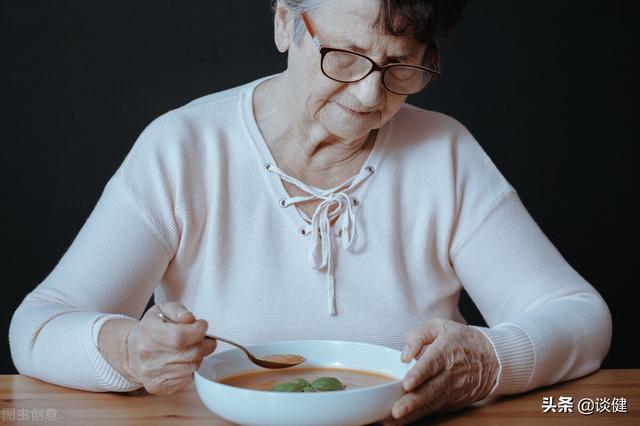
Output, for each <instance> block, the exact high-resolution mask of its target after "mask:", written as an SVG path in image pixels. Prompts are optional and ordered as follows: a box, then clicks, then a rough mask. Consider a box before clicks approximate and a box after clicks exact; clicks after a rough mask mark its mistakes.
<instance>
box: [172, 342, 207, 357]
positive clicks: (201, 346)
mask: <svg viewBox="0 0 640 426" xmlns="http://www.w3.org/2000/svg"><path fill="white" fill-rule="evenodd" d="M215 349H216V341H215V340H213V339H203V340H202V342H199V343H195V344H193V345H190V346H187V347H185V348H183V349H182V350H181V351H180V352H177V353H175V355H174V356H173V357H172V358H171V362H198V361H201V360H202V358H204V357H206V356H207V355H209V354H211V353H212V352H213V351H215Z"/></svg>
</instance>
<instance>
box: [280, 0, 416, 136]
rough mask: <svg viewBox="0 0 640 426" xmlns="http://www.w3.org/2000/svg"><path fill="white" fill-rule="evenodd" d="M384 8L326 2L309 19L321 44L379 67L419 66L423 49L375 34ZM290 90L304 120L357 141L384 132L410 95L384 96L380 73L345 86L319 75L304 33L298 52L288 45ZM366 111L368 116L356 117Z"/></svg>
mask: <svg viewBox="0 0 640 426" xmlns="http://www.w3.org/2000/svg"><path fill="white" fill-rule="evenodd" d="M379 7H380V3H379V2H378V1H375V0H349V1H344V0H325V2H324V3H323V4H322V5H321V6H320V7H319V8H318V9H316V10H314V11H312V12H311V13H310V14H309V17H310V19H311V21H312V22H313V24H314V25H315V29H316V31H317V36H318V39H319V41H320V43H321V44H323V45H325V46H328V47H335V48H341V49H347V50H352V51H356V52H358V53H363V54H365V55H367V56H368V57H370V58H371V59H372V60H373V61H375V62H376V63H377V64H379V65H385V64H388V63H392V62H396V63H397V62H403V63H409V64H414V65H421V61H422V57H423V54H424V52H425V45H424V44H422V43H420V42H418V41H417V40H415V39H413V38H411V37H405V36H392V35H389V34H384V33H382V32H381V30H379V29H375V30H374V29H372V26H373V24H374V22H375V21H376V19H377V17H378V12H379ZM287 73H288V75H289V80H290V84H292V85H293V86H294V90H295V91H294V93H296V99H297V102H298V104H297V105H296V108H301V109H302V110H303V111H304V114H305V116H306V117H305V118H308V119H310V120H314V121H315V122H319V123H321V124H322V125H323V127H324V128H325V129H326V130H327V131H328V132H330V133H331V134H333V135H335V136H337V137H340V138H345V139H356V138H358V137H361V136H364V135H366V134H367V133H368V132H369V131H370V130H371V129H374V128H380V127H381V126H382V125H383V124H384V123H386V122H387V121H388V120H389V119H390V118H391V117H393V115H394V114H395V113H396V112H397V111H398V110H399V109H400V107H401V105H402V103H403V102H404V101H405V99H406V95H398V94H395V93H393V92H390V91H388V90H386V89H385V88H384V86H383V84H382V79H381V74H380V71H375V72H373V73H371V74H369V75H368V76H367V77H366V78H365V79H363V80H360V81H358V82H356V83H341V82H337V81H334V80H331V79H330V78H328V77H326V76H325V75H324V74H323V73H322V71H321V69H320V53H319V51H318V48H317V47H316V46H315V45H314V44H313V42H312V40H311V36H310V35H309V34H308V33H306V32H305V34H304V36H303V38H302V40H301V42H300V46H296V45H295V44H294V43H293V41H291V43H290V44H289V57H288V69H287ZM350 110H355V111H364V112H360V113H357V112H353V111H350Z"/></svg>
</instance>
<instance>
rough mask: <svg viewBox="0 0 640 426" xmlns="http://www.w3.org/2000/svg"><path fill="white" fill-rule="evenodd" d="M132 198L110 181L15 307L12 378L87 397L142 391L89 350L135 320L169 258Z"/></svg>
mask: <svg viewBox="0 0 640 426" xmlns="http://www.w3.org/2000/svg"><path fill="white" fill-rule="evenodd" d="M136 200H137V199H136V198H135V197H134V196H132V194H131V192H130V191H129V190H128V188H127V186H126V185H124V183H123V181H122V180H121V179H120V175H119V174H116V175H115V176H114V177H112V178H111V180H110V181H109V182H108V183H107V185H106V186H105V188H104V190H103V192H102V194H101V197H100V199H99V200H98V202H97V204H96V206H95V207H94V209H93V211H92V212H91V215H90V216H89V218H88V219H87V221H86V222H85V223H84V225H83V226H82V228H81V230H80V232H79V233H78V234H77V236H76V237H75V239H74V240H73V242H72V244H71V246H70V247H69V248H68V250H67V251H66V252H65V253H64V255H63V257H62V258H61V260H60V261H59V262H58V264H57V265H56V266H55V268H54V269H53V270H52V271H51V272H50V273H49V275H48V276H47V277H46V278H45V279H44V281H42V282H41V283H40V284H39V285H38V286H37V287H36V288H35V289H34V290H33V291H31V292H30V293H29V294H28V295H27V296H26V297H25V298H24V300H23V301H22V303H21V304H20V306H19V307H18V308H17V309H16V311H15V313H14V315H13V318H12V321H11V324H10V328H9V343H10V349H11V355H12V358H13V362H14V365H15V366H16V368H17V370H18V371H19V372H20V374H24V375H28V376H31V377H35V378H37V379H40V380H43V381H46V382H50V383H53V384H57V385H61V386H66V387H70V388H75V389H81V390H87V391H130V390H134V389H137V388H139V387H141V386H142V385H141V384H139V383H133V382H130V381H128V380H126V379H125V378H124V377H122V376H121V375H120V374H119V373H118V372H117V371H116V370H114V369H113V368H112V367H111V366H110V365H109V364H108V363H107V362H106V360H105V359H104V358H103V357H102V355H101V354H100V352H99V351H98V349H97V337H98V334H99V333H100V329H101V327H102V325H103V324H104V323H105V322H106V321H108V320H110V319H114V318H130V319H134V320H138V319H139V318H140V317H141V315H142V313H143V311H144V309H145V307H146V304H147V303H148V301H149V299H150V298H151V295H152V293H153V291H154V289H155V287H156V285H157V284H158V282H159V280H160V279H161V277H162V276H163V274H164V272H165V270H166V268H167V265H168V263H169V262H170V260H171V258H172V256H173V255H172V250H171V248H170V246H169V245H168V243H167V241H166V239H165V238H163V236H162V235H161V234H160V233H159V232H158V231H157V228H156V227H154V225H153V223H152V221H151V220H150V218H149V217H148V215H147V214H146V213H145V212H144V210H142V209H140V208H139V206H138V202H137V201H136Z"/></svg>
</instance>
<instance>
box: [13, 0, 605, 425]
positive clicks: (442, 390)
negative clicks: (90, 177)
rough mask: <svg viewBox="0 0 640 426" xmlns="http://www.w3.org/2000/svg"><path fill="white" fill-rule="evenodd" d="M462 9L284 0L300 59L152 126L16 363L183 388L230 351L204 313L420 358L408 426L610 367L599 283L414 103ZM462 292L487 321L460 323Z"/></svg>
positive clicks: (25, 318) (23, 320) (41, 309)
mask: <svg viewBox="0 0 640 426" xmlns="http://www.w3.org/2000/svg"><path fill="white" fill-rule="evenodd" d="M454 3H456V2H452V1H444V0H412V1H396V0H384V1H383V0H380V1H372V0H351V1H339V0H286V1H285V0H278V2H277V3H275V4H274V10H275V18H274V25H275V44H276V47H277V49H278V50H279V51H280V52H287V53H288V65H287V69H286V70H285V71H283V72H281V73H279V74H276V75H273V76H267V77H264V78H260V79H258V80H255V81H252V82H250V83H247V84H245V85H242V86H239V87H235V88H232V89H229V90H226V91H222V92H218V93H214V94H211V95H208V96H205V97H203V98H200V99H198V100H195V101H193V102H191V103H189V104H187V105H185V106H183V107H181V108H178V109H176V110H173V111H170V112H168V113H167V114H164V115H163V116H161V117H159V118H158V119H156V120H155V121H154V122H152V123H151V124H150V125H149V126H148V127H147V128H146V129H145V130H144V131H143V132H142V134H141V135H140V137H139V139H138V140H137V141H136V143H135V145H134V146H133V148H132V150H131V152H130V153H129V154H128V156H127V157H126V159H125V160H124V162H123V163H122V165H121V166H120V167H119V168H118V170H117V171H116V173H115V174H114V176H113V177H112V178H111V179H110V180H109V182H108V183H107V184H106V186H105V188H104V191H103V193H102V195H101V197H100V199H99V201H98V203H97V205H96V206H95V209H94V210H93V212H92V213H91V215H90V217H89V218H88V220H87V222H86V223H85V224H84V226H83V227H82V229H81V231H80V232H79V234H78V236H77V237H76V238H75V240H74V241H73V243H72V245H71V247H70V248H69V249H68V251H67V252H66V253H65V254H64V256H63V257H62V259H61V260H60V262H59V263H58V264H57V265H56V267H55V268H54V269H53V271H52V272H51V273H50V274H49V275H48V277H47V278H46V279H45V280H44V281H43V282H42V283H40V284H39V285H38V286H37V288H35V289H34V290H33V291H32V292H31V293H30V294H29V295H27V297H26V298H25V299H24V301H23V302H22V304H21V305H20V306H19V307H18V309H17V310H16V312H15V314H14V317H13V320H12V323H11V327H10V343H11V351H12V356H13V360H14V363H15V365H16V367H17V369H18V370H19V371H20V373H22V374H26V375H29V376H33V377H37V378H39V379H42V380H45V381H48V382H51V383H56V384H59V385H63V386H68V387H72V388H77V389H84V390H89V391H130V390H134V389H137V388H141V387H144V388H146V390H147V391H148V392H151V393H162V394H169V393H172V392H175V391H177V390H179V389H180V388H182V387H184V386H185V385H187V384H188V383H189V382H190V381H191V380H192V373H193V372H194V370H195V369H196V368H197V367H198V365H199V363H200V362H201V360H202V358H203V357H205V356H206V355H208V354H210V353H211V352H213V351H214V350H215V349H216V348H215V342H213V341H211V340H209V339H203V336H204V333H205V331H206V330H207V328H208V329H210V330H211V331H215V333H216V334H219V335H224V336H228V337H230V338H234V339H235V340H237V341H239V342H242V343H246V344H251V343H259V342H264V341H269V340H274V339H336V340H356V341H362V342H370V343H375V344H380V345H386V346H389V347H392V348H398V349H400V348H402V359H403V360H404V361H407V362H408V361H409V360H411V359H412V358H415V359H417V363H416V365H415V367H414V368H412V370H411V371H410V372H409V373H407V375H406V377H405V378H404V381H403V384H404V389H405V390H406V393H405V394H404V396H402V397H401V398H400V399H399V400H398V401H396V402H395V405H394V406H393V410H392V413H391V414H392V415H393V417H394V418H396V419H401V421H405V422H406V421H409V420H411V419H415V418H417V417H420V416H423V415H426V414H429V413H432V412H436V411H445V410H455V409H458V408H460V407H463V406H467V405H469V404H472V403H474V402H476V401H479V400H482V399H485V398H487V397H489V396H496V395H505V394H514V393H519V392H524V391H527V390H530V389H533V388H536V387H540V386H545V385H549V384H553V383H556V382H558V381H562V380H569V379H572V378H576V377H580V376H583V375H585V374H588V373H590V372H593V371H594V370H596V369H598V368H599V366H600V363H601V362H602V360H603V358H604V357H605V355H606V353H607V351H608V348H609V344H610V338H611V318H610V313H609V310H608V308H607V305H606V304H605V302H604V301H603V299H602V298H601V297H600V295H599V294H598V293H597V291H596V290H595V289H594V288H593V287H592V286H591V285H590V284H589V283H587V282H586V281H585V280H584V279H583V278H582V277H581V276H580V275H579V274H578V273H577V272H576V271H575V270H574V269H572V268H571V266H570V265H569V264H568V263H567V262H566V261H565V260H564V259H563V257H562V256H561V254H560V253H559V252H558V251H557V250H556V249H555V248H554V246H553V245H552V244H551V242H550V241H549V240H548V239H547V238H546V236H545V235H544V234H543V232H542V231H541V230H540V228H539V227H538V226H537V225H536V223H535V222H534V221H533V219H532V218H531V216H530V215H529V214H528V212H527V211H526V209H525V207H524V206H523V204H522V202H521V201H520V199H519V197H518V195H517V193H516V191H515V189H514V188H513V187H512V186H511V185H510V184H509V183H508V182H507V180H506V179H505V178H504V177H503V176H502V175H501V173H500V172H499V171H498V170H497V169H496V167H495V166H494V164H493V163H492V162H491V160H490V159H489V158H488V157H487V155H486V154H485V152H484V151H483V150H482V149H481V147H480V146H479V144H478V143H477V142H476V141H475V140H474V138H473V136H471V135H470V134H469V132H468V131H467V130H466V129H465V128H464V127H463V126H462V125H461V124H460V123H458V122H457V121H455V120H454V119H452V118H450V117H448V116H445V115H443V114H439V113H436V112H432V111H427V110H424V109H420V108H417V107H414V106H411V105H408V104H407V103H405V101H406V98H407V95H410V94H413V93H417V92H419V91H421V90H423V89H425V88H427V87H428V86H429V84H430V83H431V82H433V81H434V80H435V79H437V78H438V77H439V75H440V74H439V64H438V45H439V42H440V41H441V40H442V39H443V37H444V36H445V35H446V33H447V32H448V30H449V29H450V27H451V26H452V24H453V23H454V22H455V21H456V20H457V18H458V15H459V13H460V8H461V5H454ZM463 287H464V288H465V289H466V290H467V291H468V293H469V294H470V296H471V298H472V299H473V300H474V302H475V303H476V305H477V306H478V308H479V310H480V311H481V313H482V315H483V316H484V318H485V319H486V321H487V323H488V325H489V327H487V328H484V327H476V326H469V325H466V323H465V320H464V318H463V317H462V316H461V314H460V312H459V310H458V298H459V294H460V291H461V289H462V288H463ZM152 294H153V295H154V296H155V302H156V303H157V305H155V306H153V307H152V308H150V309H149V310H148V311H147V312H146V313H145V314H144V316H142V315H143V312H144V309H145V307H146V304H147V302H148V301H149V299H150V297H151V296H152ZM159 310H161V311H163V312H164V313H166V314H167V315H168V316H170V317H172V318H173V319H175V320H176V321H178V322H180V324H169V323H164V322H162V321H160V320H159V319H158V316H157V314H158V312H159ZM141 316H142V318H141ZM140 318H141V319H140ZM221 348H222V346H220V347H219V348H218V349H221Z"/></svg>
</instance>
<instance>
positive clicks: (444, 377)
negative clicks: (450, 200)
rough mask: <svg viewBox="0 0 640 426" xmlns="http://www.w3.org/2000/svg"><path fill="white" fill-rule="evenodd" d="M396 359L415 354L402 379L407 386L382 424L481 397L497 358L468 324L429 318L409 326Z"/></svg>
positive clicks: (494, 372) (455, 406)
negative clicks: (420, 323)
mask: <svg viewBox="0 0 640 426" xmlns="http://www.w3.org/2000/svg"><path fill="white" fill-rule="evenodd" d="M405 341H406V346H405V348H404V349H403V353H402V361H403V362H409V361H410V360H411V359H412V358H416V364H415V365H414V366H413V368H411V370H409V372H407V374H406V375H405V377H404V379H403V383H402V385H403V387H404V390H405V391H406V392H407V393H405V394H404V395H403V396H402V397H400V398H399V399H398V400H397V401H396V403H395V404H394V405H393V409H392V410H391V415H392V418H389V419H387V420H386V421H385V422H384V424H385V425H404V424H407V423H410V422H412V421H415V420H417V419H419V418H421V417H424V416H427V415H429V414H432V413H435V412H449V411H456V410H459V409H461V408H463V407H466V406H468V405H470V404H473V403H474V402H476V401H479V400H481V399H483V398H484V397H486V396H487V395H488V394H489V392H491V389H493V386H494V385H495V383H496V379H497V376H498V369H499V363H498V359H497V357H496V354H495V351H494V349H493V346H492V344H491V342H490V341H489V339H488V338H487V337H486V336H485V335H484V334H482V333H481V332H480V331H478V330H476V329H475V328H473V327H470V326H467V325H463V324H460V323H457V322H455V321H450V320H445V319H435V320H431V321H427V322H426V323H424V324H422V325H420V326H418V327H416V328H414V329H412V330H411V331H410V332H409V333H408V334H407V337H406V340H405Z"/></svg>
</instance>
